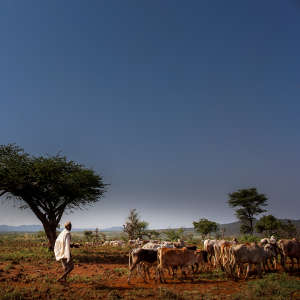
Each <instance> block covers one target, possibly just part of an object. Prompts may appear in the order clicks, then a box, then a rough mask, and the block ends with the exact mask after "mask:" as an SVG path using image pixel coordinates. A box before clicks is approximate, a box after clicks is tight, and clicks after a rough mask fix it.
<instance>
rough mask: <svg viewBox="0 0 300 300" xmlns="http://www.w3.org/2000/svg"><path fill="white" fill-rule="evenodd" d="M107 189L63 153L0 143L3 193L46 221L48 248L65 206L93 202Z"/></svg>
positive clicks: (70, 209) (72, 207)
mask: <svg viewBox="0 0 300 300" xmlns="http://www.w3.org/2000/svg"><path fill="white" fill-rule="evenodd" d="M105 192H106V184H104V183H103V179H102V177H101V176H99V175H97V174H96V173H95V172H94V171H93V170H90V169H87V168H85V167H84V166H82V165H80V164H78V163H75V162H74V161H68V160H67V159H66V157H64V156H60V155H56V156H47V157H43V156H39V157H35V156H30V155H29V154H27V153H25V152H24V150H23V149H22V148H20V147H18V146H16V145H13V144H9V145H1V146H0V196H2V195H6V199H7V200H11V199H12V198H13V199H15V200H17V201H20V203H21V205H20V208H23V209H25V208H30V209H31V210H32V212H33V213H34V214H35V215H36V217H37V218H38V219H39V220H40V221H41V223H42V224H43V227H44V230H45V233H46V235H47V238H48V241H49V249H53V247H54V243H55V240H56V228H57V226H58V224H59V222H60V220H61V218H62V215H63V213H64V212H65V210H69V211H72V210H74V209H77V208H82V207H84V206H87V205H92V204H94V203H96V202H97V201H99V200H100V198H101V197H102V196H103V195H104V193H105Z"/></svg>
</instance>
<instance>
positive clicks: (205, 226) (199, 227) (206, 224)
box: [193, 218, 218, 238]
mask: <svg viewBox="0 0 300 300" xmlns="http://www.w3.org/2000/svg"><path fill="white" fill-rule="evenodd" d="M193 225H194V229H195V231H197V232H199V233H200V234H201V235H202V238H204V237H205V236H207V235H208V234H209V233H211V232H216V231H217V230H218V224H217V223H216V222H213V221H209V220H208V219H205V218H202V219H200V220H199V222H196V221H194V222H193Z"/></svg>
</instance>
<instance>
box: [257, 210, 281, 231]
mask: <svg viewBox="0 0 300 300" xmlns="http://www.w3.org/2000/svg"><path fill="white" fill-rule="evenodd" d="M281 227H282V224H281V222H280V221H279V220H278V219H276V218H275V217H274V216H273V215H268V216H263V217H261V218H260V219H259V220H258V221H257V222H256V224H255V229H256V231H257V232H258V233H264V234H267V235H268V236H271V235H274V234H277V233H278V231H279V229H280V228H281Z"/></svg>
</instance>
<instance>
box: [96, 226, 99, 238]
mask: <svg viewBox="0 0 300 300" xmlns="http://www.w3.org/2000/svg"><path fill="white" fill-rule="evenodd" d="M98 238H99V228H96V229H95V239H96V240H98Z"/></svg>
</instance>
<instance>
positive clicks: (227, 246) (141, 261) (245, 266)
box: [128, 236, 300, 282]
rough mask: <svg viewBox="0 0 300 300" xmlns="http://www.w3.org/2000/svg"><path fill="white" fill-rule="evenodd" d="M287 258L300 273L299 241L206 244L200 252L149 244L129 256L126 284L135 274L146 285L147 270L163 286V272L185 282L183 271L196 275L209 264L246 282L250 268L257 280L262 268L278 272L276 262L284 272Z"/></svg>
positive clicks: (175, 245) (180, 243) (174, 245)
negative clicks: (153, 272)
mask: <svg viewBox="0 0 300 300" xmlns="http://www.w3.org/2000/svg"><path fill="white" fill-rule="evenodd" d="M287 258H290V260H291V263H292V265H291V268H292V269H293V268H294V259H295V258H296V259H297V263H298V269H300V242H299V241H298V240H296V239H290V240H279V241H277V240H276V239H275V238H274V237H273V236H272V237H271V238H270V239H269V238H264V239H262V240H261V241H260V242H259V243H239V242H238V241H237V240H236V239H233V240H232V241H226V240H205V241H204V243H203V249H202V250H200V249H197V247H196V246H190V247H189V246H186V245H185V244H184V242H183V241H178V242H176V243H170V242H163V243H161V242H158V241H157V242H156V241H155V242H153V241H150V242H148V243H147V244H144V245H143V246H140V247H138V248H134V249H132V250H131V251H130V252H129V276H128V282H130V279H131V276H132V274H133V271H134V270H136V271H137V273H138V274H139V275H140V276H141V277H142V278H143V279H144V281H145V282H146V280H147V277H148V278H149V279H151V277H150V272H149V270H150V268H152V267H155V280H156V281H158V280H160V282H165V276H164V271H168V272H169V275H173V279H174V277H175V276H176V275H177V270H179V269H180V270H181V273H182V275H183V276H184V277H185V278H186V271H191V272H192V273H193V274H195V273H197V272H198V271H199V267H206V266H207V265H208V264H210V265H212V266H214V267H216V268H221V269H222V270H223V271H224V272H226V273H227V275H228V276H230V277H231V278H233V279H235V280H237V279H240V278H245V279H246V278H247V276H248V274H249V270H250V268H251V267H255V268H256V270H257V273H258V275H259V276H261V273H262V268H263V270H264V271H269V270H271V267H270V265H271V266H272V268H273V270H277V264H278V263H279V262H280V264H281V265H282V267H283V268H284V269H285V270H286V260H287ZM269 264H270V265H269ZM191 278H192V277H191Z"/></svg>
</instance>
